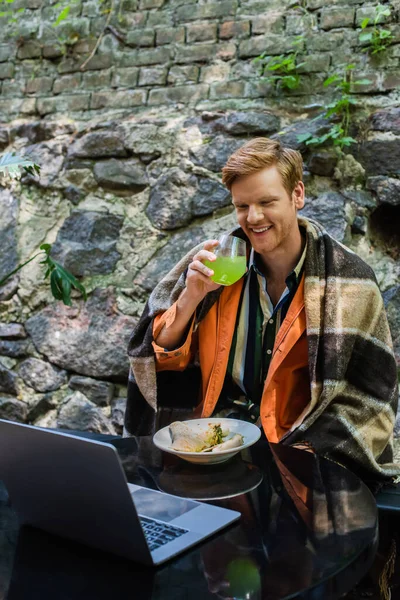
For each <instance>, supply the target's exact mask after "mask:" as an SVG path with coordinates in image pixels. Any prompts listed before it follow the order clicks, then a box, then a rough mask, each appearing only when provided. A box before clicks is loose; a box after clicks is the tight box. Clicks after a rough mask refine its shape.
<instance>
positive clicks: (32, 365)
mask: <svg viewBox="0 0 400 600" xmlns="http://www.w3.org/2000/svg"><path fill="white" fill-rule="evenodd" d="M18 375H19V376H20V377H21V378H22V379H23V380H24V381H25V383H26V385H29V386H30V387H31V388H33V389H34V390H36V391H37V392H50V391H53V390H58V388H59V387H61V386H62V385H63V384H64V383H66V381H67V373H66V372H65V371H60V369H57V368H56V367H53V365H51V364H50V363H48V362H45V361H44V360H39V359H38V358H28V359H27V360H24V362H23V363H21V364H20V367H19V369H18Z"/></svg>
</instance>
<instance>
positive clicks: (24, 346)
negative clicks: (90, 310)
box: [0, 340, 34, 358]
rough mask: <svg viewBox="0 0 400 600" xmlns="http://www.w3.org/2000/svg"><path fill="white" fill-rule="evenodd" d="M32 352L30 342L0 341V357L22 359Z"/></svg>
mask: <svg viewBox="0 0 400 600" xmlns="http://www.w3.org/2000/svg"><path fill="white" fill-rule="evenodd" d="M33 351H34V348H33V346H32V343H31V341H30V340H15V341H9V340H0V355H1V354H3V355H4V356H11V357H12V358H23V357H24V356H29V354H31V353H32V352H33Z"/></svg>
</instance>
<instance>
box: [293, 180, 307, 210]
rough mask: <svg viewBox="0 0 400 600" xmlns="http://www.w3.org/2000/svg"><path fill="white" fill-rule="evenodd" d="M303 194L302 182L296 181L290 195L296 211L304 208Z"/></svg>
mask: <svg viewBox="0 0 400 600" xmlns="http://www.w3.org/2000/svg"><path fill="white" fill-rule="evenodd" d="M304 194H305V190H304V183H303V182H302V181H298V182H297V183H296V185H295V188H294V190H293V193H292V198H293V201H294V205H295V207H296V209H297V210H300V209H302V208H303V206H304Z"/></svg>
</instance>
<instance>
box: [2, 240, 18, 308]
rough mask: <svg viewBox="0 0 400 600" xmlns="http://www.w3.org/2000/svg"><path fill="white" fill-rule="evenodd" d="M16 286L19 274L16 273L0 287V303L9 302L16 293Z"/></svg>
mask: <svg viewBox="0 0 400 600" xmlns="http://www.w3.org/2000/svg"><path fill="white" fill-rule="evenodd" d="M0 244H1V242H0ZM18 286H19V273H16V274H15V275H13V276H12V277H10V278H8V279H7V281H6V283H5V284H4V285H2V286H1V287H0V302H3V301H4V300H10V299H11V298H12V297H13V296H14V295H15V294H16V293H17V290H18Z"/></svg>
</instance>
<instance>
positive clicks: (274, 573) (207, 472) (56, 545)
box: [0, 436, 378, 600]
mask: <svg viewBox="0 0 400 600" xmlns="http://www.w3.org/2000/svg"><path fill="white" fill-rule="evenodd" d="M94 437H95V436H94ZM110 443H112V444H113V445H114V446H115V447H116V448H117V450H118V453H119V456H120V459H121V463H122V465H123V468H124V470H125V473H126V476H127V479H128V481H129V482H131V483H135V484H138V485H142V486H144V487H148V488H153V489H160V490H162V491H164V492H167V493H173V494H176V495H179V496H183V497H187V498H194V499H197V500H201V501H207V502H211V503H213V504H217V505H219V506H224V507H226V508H232V509H234V510H238V511H240V513H241V518H240V520H239V521H237V522H236V523H235V524H233V525H231V526H230V527H229V528H227V529H225V530H223V531H222V532H220V533H218V534H216V535H215V536H213V537H212V538H209V539H208V540H206V541H205V542H203V543H202V544H200V545H198V546H196V547H194V548H192V549H190V550H189V551H187V552H186V553H185V554H182V555H180V556H178V557H177V558H175V559H173V560H171V561H170V562H168V563H166V564H165V565H163V566H161V567H159V568H147V567H143V566H142V565H138V564H135V563H132V562H129V561H127V560H124V559H120V558H118V557H116V556H113V555H110V554H105V553H102V552H100V551H95V550H92V549H90V548H87V547H85V546H82V545H80V544H77V543H73V542H70V541H67V540H64V539H61V538H58V537H55V536H52V535H50V534H47V533H45V532H42V531H40V530H38V529H33V528H29V527H24V528H22V529H18V522H17V518H16V515H15V513H14V512H13V510H12V505H11V504H10V502H9V501H8V498H7V492H6V490H5V488H4V486H2V484H0V600H5V599H7V600H26V599H28V598H29V600H39V599H40V600H47V599H48V600H50V599H51V600H91V599H93V600H103V599H104V600H105V599H106V598H107V599H113V600H114V599H116V598H124V599H126V598H132V599H138V600H170V599H171V600H208V599H211V598H213V599H218V598H221V599H232V600H288V599H289V598H301V599H303V600H306V599H310V600H316V599H323V600H334V599H335V598H339V597H340V596H342V595H343V594H344V593H346V592H348V591H349V590H351V589H352V588H353V587H354V586H355V584H356V583H357V582H358V581H359V580H360V579H361V578H362V577H363V576H364V575H365V574H366V572H367V571H368V569H369V568H370V565H371V563H372V561H373V558H374V555H375V552H376V546H377V536H378V518H377V509H376V503H375V500H374V497H373V496H372V494H371V493H370V491H369V489H368V488H367V487H366V486H365V485H364V484H363V483H362V482H361V481H360V480H359V479H358V478H357V477H356V476H355V475H353V474H352V473H351V472H349V471H348V470H346V469H344V468H343V467H341V466H339V465H337V464H335V463H333V462H330V461H328V460H326V459H322V458H318V457H317V456H315V455H314V454H312V453H310V452H307V451H303V450H299V449H294V448H290V447H285V446H282V445H269V444H268V442H266V440H262V439H261V440H259V442H257V443H256V444H255V445H254V446H253V447H251V448H250V449H248V450H247V451H244V452H242V454H241V455H237V456H235V457H234V458H232V459H231V460H230V461H228V462H226V463H222V464H217V465H206V466H204V465H193V464H190V463H186V462H184V461H182V460H181V459H177V458H175V457H173V456H171V455H167V454H163V453H162V452H161V451H159V450H158V449H157V448H155V446H154V445H153V444H152V440H151V438H148V437H141V438H120V439H111V440H110ZM60 475H61V476H62V474H60Z"/></svg>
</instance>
